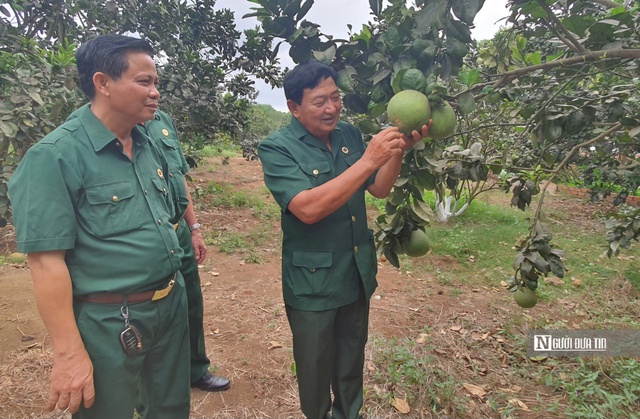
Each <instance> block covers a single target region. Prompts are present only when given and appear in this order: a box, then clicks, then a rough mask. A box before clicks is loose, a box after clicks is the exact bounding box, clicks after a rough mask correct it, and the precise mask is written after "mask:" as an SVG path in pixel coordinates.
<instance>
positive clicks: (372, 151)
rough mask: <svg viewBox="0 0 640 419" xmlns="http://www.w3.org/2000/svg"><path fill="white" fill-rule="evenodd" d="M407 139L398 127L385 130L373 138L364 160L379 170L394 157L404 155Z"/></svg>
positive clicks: (363, 157)
mask: <svg viewBox="0 0 640 419" xmlns="http://www.w3.org/2000/svg"><path fill="white" fill-rule="evenodd" d="M406 138H407V137H406V136H405V135H404V134H402V133H401V132H399V131H398V128H396V127H389V128H385V129H383V130H382V131H380V132H379V133H377V134H376V135H374V136H373V138H371V141H369V144H368V145H367V149H366V150H365V152H364V155H363V156H362V160H363V161H365V162H368V163H369V164H370V166H371V167H372V168H373V169H379V168H380V167H382V166H383V165H384V164H385V163H386V162H388V161H389V159H390V158H392V157H393V156H397V155H398V154H403V153H404V149H403V147H405V143H406V142H407V139H406Z"/></svg>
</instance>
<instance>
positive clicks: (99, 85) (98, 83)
mask: <svg viewBox="0 0 640 419" xmlns="http://www.w3.org/2000/svg"><path fill="white" fill-rule="evenodd" d="M110 80H111V79H110V78H109V76H107V75H106V74H104V73H102V72H100V71H98V72H96V73H95V74H94V75H93V87H94V88H95V89H96V94H101V95H104V96H109V81H110Z"/></svg>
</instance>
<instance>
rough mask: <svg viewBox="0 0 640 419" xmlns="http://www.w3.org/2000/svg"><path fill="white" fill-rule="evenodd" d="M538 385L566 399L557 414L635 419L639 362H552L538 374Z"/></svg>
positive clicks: (639, 391)
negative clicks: (566, 404) (562, 395)
mask: <svg viewBox="0 0 640 419" xmlns="http://www.w3.org/2000/svg"><path fill="white" fill-rule="evenodd" d="M538 377H539V379H540V380H541V381H544V383H545V384H546V385H547V386H549V387H551V388H554V389H555V390H556V391H561V392H564V393H565V394H566V395H567V399H568V406H567V408H566V409H564V411H561V412H559V413H561V414H563V415H565V416H566V417H571V418H594V419H595V418H597V419H605V418H622V417H626V418H636V419H637V418H638V417H639V416H638V412H640V362H638V360H636V359H629V358H622V359H604V360H600V359H577V360H575V361H572V362H568V361H566V360H565V361H561V360H555V359H554V360H551V361H548V362H547V365H546V368H541V369H540V370H539V371H538Z"/></svg>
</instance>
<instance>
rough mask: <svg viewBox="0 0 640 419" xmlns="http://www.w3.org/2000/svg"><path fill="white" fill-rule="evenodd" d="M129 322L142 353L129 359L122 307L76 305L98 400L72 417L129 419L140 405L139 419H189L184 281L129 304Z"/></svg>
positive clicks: (77, 303) (75, 303) (77, 320)
mask: <svg viewBox="0 0 640 419" xmlns="http://www.w3.org/2000/svg"><path fill="white" fill-rule="evenodd" d="M128 308H129V322H130V324H131V325H133V326H135V328H136V329H137V330H138V331H139V332H140V335H141V342H142V350H141V352H140V353H139V354H138V355H135V356H128V355H127V354H126V353H125V352H124V350H123V349H122V346H121V344H120V333H121V332H122V331H123V329H124V320H123V318H122V314H121V311H120V309H121V305H120V304H98V303H91V302H86V301H82V300H75V301H74V312H75V316H76V322H77V324H78V328H79V329H80V334H81V336H82V340H83V342H84V344H85V347H86V349H87V352H88V353H89V356H90V357H91V361H92V362H93V368H94V372H93V379H94V386H95V390H96V397H95V402H94V404H93V406H91V407H90V408H89V409H86V408H84V407H83V406H82V407H81V408H80V410H79V411H78V412H77V413H75V414H74V415H73V419H131V418H132V417H133V413H134V408H135V407H136V405H137V404H138V403H142V405H144V406H145V409H144V410H145V411H144V413H143V415H142V417H143V418H145V419H146V418H149V419H151V418H153V419H158V418H160V419H179V418H184V419H186V418H188V417H189V410H190V405H189V403H190V385H189V374H188V372H187V371H188V368H189V336H188V335H189V331H188V327H187V299H186V293H185V289H184V282H183V280H182V277H181V275H179V274H178V280H177V281H176V284H175V285H174V287H173V289H172V290H171V293H169V295H168V296H167V297H165V298H163V299H161V300H158V301H148V302H144V303H138V304H130V305H128Z"/></svg>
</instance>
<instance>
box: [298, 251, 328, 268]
mask: <svg viewBox="0 0 640 419" xmlns="http://www.w3.org/2000/svg"><path fill="white" fill-rule="evenodd" d="M332 264H333V253H332V252H328V251H318V252H314V251H308V250H294V251H293V265H294V266H297V267H299V268H306V269H308V270H309V271H310V272H315V270H316V269H318V268H329V267H331V265H332Z"/></svg>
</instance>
